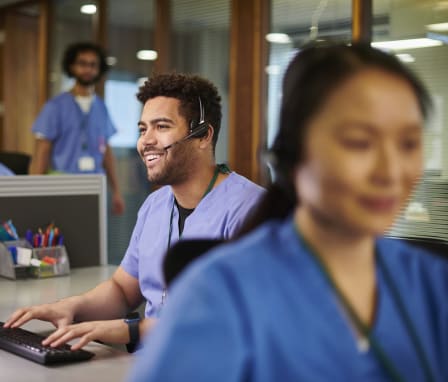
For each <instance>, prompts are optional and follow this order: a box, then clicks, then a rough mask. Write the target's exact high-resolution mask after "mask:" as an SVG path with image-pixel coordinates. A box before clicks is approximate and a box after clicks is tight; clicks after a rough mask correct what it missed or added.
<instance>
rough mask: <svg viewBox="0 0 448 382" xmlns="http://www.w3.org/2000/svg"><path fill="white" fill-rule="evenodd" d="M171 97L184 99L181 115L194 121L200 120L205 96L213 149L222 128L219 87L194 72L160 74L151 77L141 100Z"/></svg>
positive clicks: (145, 84) (140, 89)
mask: <svg viewBox="0 0 448 382" xmlns="http://www.w3.org/2000/svg"><path fill="white" fill-rule="evenodd" d="M159 96H163V97H171V98H176V99H178V100H179V101H180V108H179V114H180V115H181V116H183V117H184V118H185V119H186V120H187V122H189V123H191V122H192V121H193V124H195V123H197V121H199V116H200V106H199V99H201V102H202V106H203V109H204V114H205V121H206V122H207V123H208V124H210V125H211V126H212V127H213V131H214V134H213V139H212V144H213V151H214V150H215V147H216V142H217V141H218V135H219V130H220V128H221V118H222V111H221V96H220V95H219V93H218V89H217V88H216V86H215V85H214V84H213V83H211V82H210V81H209V80H207V79H205V78H203V77H200V76H198V75H192V74H181V73H168V74H158V75H154V76H152V77H151V78H149V79H148V80H147V81H146V82H145V83H144V85H143V86H141V87H140V88H139V92H138V93H137V99H138V100H139V101H140V102H141V103H142V104H143V105H144V104H145V103H146V102H147V101H148V100H149V99H151V98H155V97H159Z"/></svg>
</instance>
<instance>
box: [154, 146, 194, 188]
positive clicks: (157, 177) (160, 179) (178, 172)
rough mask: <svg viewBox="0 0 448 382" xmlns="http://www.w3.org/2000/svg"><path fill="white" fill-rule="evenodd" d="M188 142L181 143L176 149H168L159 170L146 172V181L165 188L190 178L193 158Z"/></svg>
mask: <svg viewBox="0 0 448 382" xmlns="http://www.w3.org/2000/svg"><path fill="white" fill-rule="evenodd" d="M192 153H193V151H192V150H191V147H190V145H189V144H188V142H183V143H182V144H180V145H177V146H176V147H173V148H171V149H169V152H168V155H167V156H165V157H164V159H163V160H164V162H163V163H162V166H161V167H162V168H161V169H160V170H157V172H155V171H152V170H151V171H150V170H148V172H147V174H148V180H149V181H150V182H151V183H154V184H157V185H160V186H166V185H171V186H173V185H176V184H179V183H182V182H184V181H185V180H187V179H188V178H189V177H190V173H191V172H192V171H193V166H192V165H191V164H192V163H194V158H193V155H192Z"/></svg>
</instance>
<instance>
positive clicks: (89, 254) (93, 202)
mask: <svg viewBox="0 0 448 382" xmlns="http://www.w3.org/2000/svg"><path fill="white" fill-rule="evenodd" d="M106 195H107V194H106V181H105V176H104V175H30V176H25V175H22V176H3V177H0V220H1V221H4V220H7V219H12V221H13V223H14V225H15V226H16V228H17V230H18V232H19V234H20V235H21V236H24V235H25V232H26V230H27V229H31V230H33V231H36V230H37V229H38V228H39V227H41V228H42V229H44V228H45V227H46V226H47V225H48V224H49V223H51V222H54V224H55V225H56V226H58V227H59V228H60V229H61V232H62V234H63V235H64V245H65V246H66V248H67V252H68V256H69V260H70V266H71V267H72V268H76V267H87V266H95V265H104V264H107V240H106V238H107V218H106V216H107V215H106V201H107V197H106Z"/></svg>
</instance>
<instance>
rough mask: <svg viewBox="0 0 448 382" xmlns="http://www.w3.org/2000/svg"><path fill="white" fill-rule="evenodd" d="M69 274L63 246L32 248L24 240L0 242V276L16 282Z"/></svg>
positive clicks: (68, 265) (68, 263)
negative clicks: (31, 278) (30, 278)
mask: <svg viewBox="0 0 448 382" xmlns="http://www.w3.org/2000/svg"><path fill="white" fill-rule="evenodd" d="M17 263H18V264H17ZM21 264H27V265H21ZM69 273H70V262H69V260H68V256H67V250H66V249H65V247H64V246H63V245H58V246H54V247H41V248H32V247H31V245H30V244H29V242H28V241H27V240H25V239H19V240H13V241H4V242H0V276H3V277H6V278H8V279H12V280H17V279H26V278H29V277H34V278H46V277H54V276H64V275H68V274H69Z"/></svg>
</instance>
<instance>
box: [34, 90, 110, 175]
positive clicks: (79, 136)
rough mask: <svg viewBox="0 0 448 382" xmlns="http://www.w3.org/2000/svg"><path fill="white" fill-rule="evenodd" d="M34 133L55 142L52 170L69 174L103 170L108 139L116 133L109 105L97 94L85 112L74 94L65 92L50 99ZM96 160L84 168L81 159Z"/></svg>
mask: <svg viewBox="0 0 448 382" xmlns="http://www.w3.org/2000/svg"><path fill="white" fill-rule="evenodd" d="M32 131H33V133H34V134H35V135H36V136H38V137H41V138H45V139H48V140H50V141H51V142H52V143H53V149H52V156H51V169H52V170H54V171H61V172H66V173H83V174H85V173H104V169H103V158H104V153H105V150H106V145H107V142H108V140H109V138H110V137H111V136H112V135H113V134H114V133H115V132H116V129H115V127H114V125H113V124H112V121H111V119H110V117H109V113H108V112H107V109H106V105H105V104H104V102H103V100H101V99H100V98H99V97H97V96H94V99H93V101H92V105H91V107H90V110H89V112H88V113H84V112H83V111H82V110H81V108H80V107H79V105H78V103H77V102H76V100H75V98H74V96H73V95H72V94H71V93H69V92H65V93H62V94H60V95H58V96H56V97H54V98H52V99H51V100H49V101H48V102H47V103H46V104H45V106H44V108H43V109H42V111H41V112H40V114H39V116H38V117H37V119H36V121H35V122H34V125H33V127H32ZM85 156H89V157H92V158H93V159H94V162H95V166H94V169H93V170H89V171H82V170H81V169H80V168H79V164H78V160H79V158H81V157H85Z"/></svg>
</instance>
